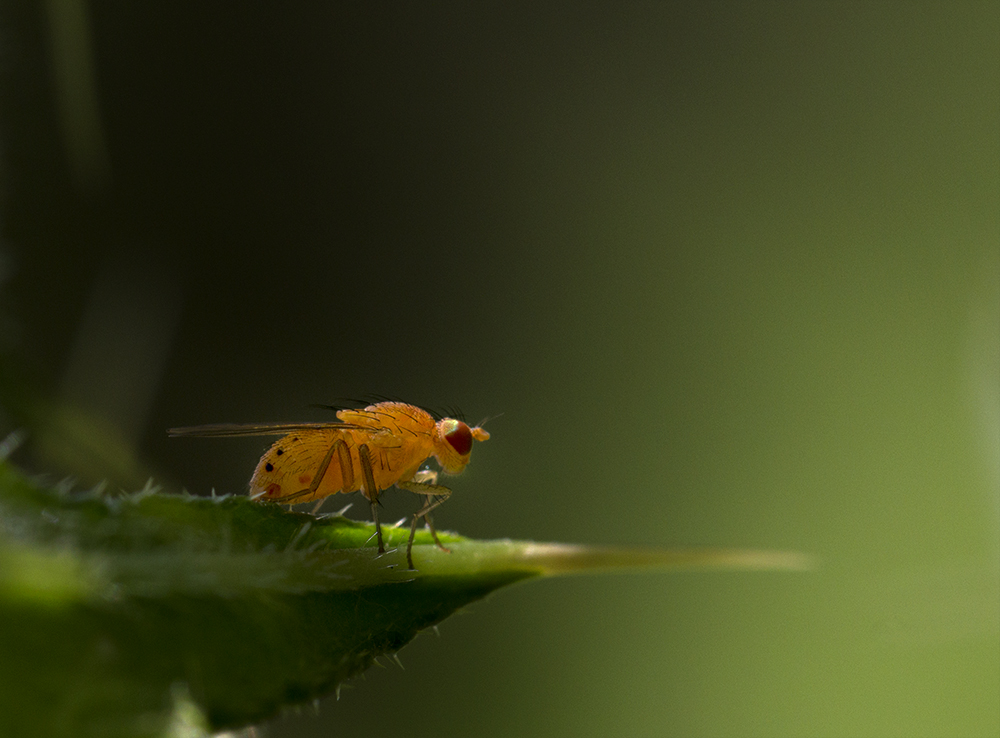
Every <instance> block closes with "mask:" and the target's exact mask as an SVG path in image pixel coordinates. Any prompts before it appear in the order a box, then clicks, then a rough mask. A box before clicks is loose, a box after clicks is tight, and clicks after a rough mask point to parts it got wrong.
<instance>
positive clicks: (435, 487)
mask: <svg viewBox="0 0 1000 738" xmlns="http://www.w3.org/2000/svg"><path fill="white" fill-rule="evenodd" d="M396 486H398V487H402V488H403V489H406V490H409V491H410V492H413V493H415V494H418V495H424V496H425V497H426V498H427V499H426V501H425V502H424V506H423V507H422V508H420V510H418V511H417V513H416V514H415V515H414V516H413V522H412V523H411V524H410V540H409V543H407V546H406V563H407V564H409V566H410V568H411V569H413V568H414V566H413V537H414V536H415V535H416V534H417V521H418V520H420V518H424V519H425V520H426V521H427V525H428V527H429V528H430V529H431V535H432V536H433V537H434V543H436V544H437V546H438V548H440V549H441V550H442V551H448V549H447V548H445V547H444V546H443V545H442V544H441V541H440V540H439V539H438V535H437V531H436V530H434V523H433V522H432V521H431V518H430V515H429V513H430V512H431V511H432V510H434V509H436V508H437V507H439V506H440V505H441V504H442V503H443V502H444V501H445V500H447V499H448V498H449V497H451V490H450V489H448V488H447V487H442V486H441V485H439V484H427V483H425V482H396ZM432 498H437V499H432Z"/></svg>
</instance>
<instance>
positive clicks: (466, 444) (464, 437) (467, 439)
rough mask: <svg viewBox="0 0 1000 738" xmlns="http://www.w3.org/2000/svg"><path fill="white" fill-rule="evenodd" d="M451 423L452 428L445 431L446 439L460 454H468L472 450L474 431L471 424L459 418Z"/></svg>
mask: <svg viewBox="0 0 1000 738" xmlns="http://www.w3.org/2000/svg"><path fill="white" fill-rule="evenodd" d="M452 423H454V425H452ZM449 425H451V429H450V430H448V431H446V432H445V434H444V439H445V440H446V441H447V442H448V445H449V446H451V447H452V448H453V449H455V453H457V454H458V455H459V456H468V455H469V452H470V451H471V450H472V431H470V430H469V426H467V425H466V424H465V423H463V422H461V421H459V420H453V421H452V422H451V423H449Z"/></svg>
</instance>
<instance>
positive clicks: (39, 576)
mask: <svg viewBox="0 0 1000 738" xmlns="http://www.w3.org/2000/svg"><path fill="white" fill-rule="evenodd" d="M373 533H374V531H373V527H372V525H370V524H364V523H358V522H352V521H350V520H347V519H346V518H344V517H341V516H337V515H334V516H328V517H323V518H316V517H313V516H311V515H306V514H302V513H298V512H290V511H288V510H286V509H283V508H280V507H278V506H275V505H265V504H259V503H256V502H253V501H251V500H249V499H247V498H246V497H235V496H227V497H216V498H211V499H209V498H197V497H191V496H187V495H166V494H160V493H157V492H154V491H152V490H145V491H143V492H140V493H136V494H131V495H126V496H121V497H110V496H103V495H101V494H98V493H97V492H88V493H68V492H65V491H63V492H60V491H58V490H53V489H47V488H45V487H43V486H41V485H39V484H37V483H34V482H32V481H30V480H28V479H26V478H25V477H23V476H22V475H21V474H20V473H19V472H17V471H16V470H15V469H13V468H12V467H10V466H9V465H5V464H0V663H2V664H3V668H2V669H0V735H32V736H78V737H79V736H91V735H93V736H106V737H113V736H163V735H174V734H177V735H179V734H185V735H192V734H194V735H198V734H203V733H204V731H206V730H218V729H222V728H227V727H235V726H241V725H247V724H251V723H253V722H257V721H260V720H263V719H266V718H268V717H271V716H273V715H275V714H276V713H278V712H279V711H280V710H281V709H283V708H284V707H286V706H289V705H294V704H297V703H303V702H308V701H311V700H315V699H317V698H319V697H321V696H323V695H326V694H329V693H330V692H332V691H334V690H335V689H337V687H338V685H339V684H340V683H341V682H343V681H344V680H345V679H349V678H350V677H352V676H354V675H357V674H358V673H360V672H361V671H363V670H364V669H366V668H368V666H370V665H371V664H372V662H373V660H374V659H375V658H376V657H378V656H382V655H390V656H391V655H392V654H394V653H395V652H396V651H398V650H399V649H400V648H402V647H403V646H404V645H405V644H406V643H408V642H409V641H410V640H411V639H412V638H413V637H414V636H415V635H416V634H417V633H418V632H419V631H420V630H422V629H424V628H427V627H430V626H432V625H434V624H435V623H438V622H440V621H441V620H443V619H444V618H446V617H447V616H448V615H450V614H451V613H453V612H455V611H456V610H457V609H459V608H461V607H463V606H464V605H466V604H468V603H470V602H472V601H474V600H477V599H480V598H482V597H484V596H486V595H487V594H489V593H490V592H492V591H493V590H495V589H497V588H498V587H502V586H504V585H507V584H512V583H514V582H517V581H520V580H523V579H527V578H531V577H537V576H542V575H548V574H564V573H574V572H586V571H596V570H602V569H622V568H631V569H634V568H665V567H691V566H703V567H704V566H708V567H713V566H714V567H726V568H734V567H737V568H803V567H805V566H807V564H808V562H807V561H806V560H805V559H804V558H803V557H801V556H798V555H795V554H782V553H774V552H771V553H768V552H752V551H718V550H715V551H713V550H705V551H666V550H655V549H608V548H604V549H601V548H589V547H580V546H566V545H558V544H535V543H530V542H517V541H488V542H479V541H470V540H467V539H465V538H462V537H459V536H455V535H450V534H442V535H441V538H442V541H443V543H444V544H445V545H446V546H448V547H449V548H450V549H451V553H447V552H445V551H442V550H440V549H438V548H436V547H435V546H434V545H433V542H432V540H431V538H430V534H429V533H428V532H425V531H419V532H418V534H417V539H416V545H415V546H414V550H413V557H414V561H415V565H416V567H417V568H418V571H413V570H408V569H407V567H406V552H405V548H406V538H407V536H408V534H409V530H408V529H395V528H393V529H385V534H386V545H387V547H389V550H388V551H387V552H386V553H385V554H383V555H379V554H378V553H377V551H376V549H375V548H374V542H373V540H372V537H373Z"/></svg>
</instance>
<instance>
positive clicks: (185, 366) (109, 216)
mask: <svg viewBox="0 0 1000 738" xmlns="http://www.w3.org/2000/svg"><path fill="white" fill-rule="evenodd" d="M998 38H1000V10H998V6H997V5H996V4H995V3H991V2H983V3H968V2H952V3H919V2H914V3H853V4H850V3H775V4H772V3H754V4H743V5H739V4H735V3H705V2H698V3H687V4H682V3H624V4H617V3H615V4H613V3H525V2H503V3H498V2H489V3H487V2H481V3H455V2H449V3H435V4H427V3H424V4H417V3H395V2H365V3H350V4H344V3H329V2H322V3H321V2H300V3H291V4H289V3H270V4H258V5H251V6H241V5H234V4H231V3H212V2H177V1H175V2H171V3H149V2H147V3H119V2H106V1H105V2H91V3H86V2H85V1H84V0H47V1H46V2H18V1H17V0H7V2H5V3H4V4H3V6H2V11H0V94H2V98H0V147H2V148H0V166H2V172H0V187H2V205H0V219H2V220H0V226H2V239H3V241H2V244H0V257H2V261H0V266H2V277H3V282H2V292H0V300H2V305H0V308H2V313H0V352H2V355H3V363H2V366H0V369H2V375H3V376H0V380H2V381H0V391H2V392H3V397H2V400H3V406H4V412H3V415H2V416H0V425H2V429H3V430H4V431H5V432H6V431H9V430H12V429H14V428H26V429H27V430H28V440H27V442H26V443H25V445H24V446H23V448H22V449H20V450H19V451H18V454H17V456H16V457H15V458H16V460H17V461H18V462H19V463H21V464H23V465H24V466H27V467H28V468H31V469H33V470H36V471H42V472H45V473H47V474H48V475H50V477H51V478H52V479H54V480H57V479H59V478H61V477H63V476H70V477H72V478H74V479H76V480H77V481H78V483H79V484H93V483H95V482H97V481H98V480H101V479H106V480H108V483H109V484H110V485H112V486H117V487H121V488H124V489H132V488H136V487H139V486H142V485H143V484H144V483H145V481H146V479H147V478H149V476H151V475H152V476H153V477H154V478H155V479H156V480H157V481H158V482H160V483H162V484H163V485H164V486H165V487H166V488H167V489H168V490H171V491H173V490H178V489H180V488H182V487H186V488H187V489H189V490H191V491H192V492H196V493H200V494H207V493H208V492H209V491H210V490H211V489H213V488H215V489H216V490H218V491H219V492H242V491H243V490H245V488H246V482H247V479H248V477H249V475H250V472H251V471H252V469H253V466H254V464H255V463H256V460H257V456H258V454H259V452H260V451H261V450H262V448H263V447H264V446H265V445H266V443H267V439H236V440H211V439H207V440H200V439H168V438H167V437H166V435H165V432H164V431H165V429H166V428H167V427H169V426H174V425H190V424H198V423H208V422H246V421H279V420H297V419H303V420H322V419H325V418H329V417H331V416H330V415H329V413H326V412H324V411H322V410H318V409H315V408H312V407H310V405H311V404H312V403H329V404H336V403H337V402H338V401H339V400H341V399H342V398H355V397H364V396H366V395H369V394H380V395H390V396H395V397H398V398H400V399H403V400H405V401H408V402H413V403H415V404H420V405H426V406H431V407H436V408H449V407H455V406H457V407H460V408H461V409H462V410H463V411H464V412H465V414H466V416H467V418H468V420H470V421H472V422H476V421H479V420H480V419H481V418H483V417H485V416H494V415H498V414H500V413H502V415H501V416H500V417H498V418H495V419H493V420H491V421H490V423H489V425H488V428H489V430H490V431H491V433H492V434H493V437H492V439H491V440H490V441H489V443H487V444H485V445H482V446H478V447H477V449H476V452H475V454H474V457H473V460H472V464H471V465H470V467H469V469H468V470H467V472H466V473H465V475H463V476H462V477H461V478H459V479H456V480H453V483H452V484H451V486H452V488H453V489H454V490H455V495H454V496H453V497H452V499H451V500H449V502H448V504H447V505H446V506H445V508H444V509H442V510H441V512H440V513H439V515H438V522H439V525H441V526H442V527H445V528H450V529H453V530H457V531H460V532H462V533H464V534H467V535H471V536H475V537H483V538H491V537H513V538H533V539H539V540H562V541H579V542H588V543H649V544H659V545H674V544H677V545H689V544H705V545H722V546H747V547H758V548H780V549H795V550H802V551H807V552H810V553H814V554H816V555H818V556H819V557H820V558H821V560H822V567H821V569H820V570H818V571H816V572H814V573H810V574H798V575H790V574H697V575H695V574H685V575H679V576H675V577H668V576H650V575H644V576H635V577H618V578H614V579H612V578H601V577H591V578H586V579H578V580H566V581H553V582H545V583H534V584H532V585H529V586H524V587H520V588H515V589H514V590H511V591H507V592H503V593H501V594H499V595H497V596H495V597H494V598H492V599H491V600H490V601H489V602H488V603H484V604H480V605H477V606H476V607H475V608H473V613H472V615H471V616H469V617H456V618H452V619H451V620H449V621H447V622H446V623H444V624H443V626H442V627H441V636H442V637H441V638H435V637H433V636H430V637H422V638H418V639H417V640H416V641H415V642H414V644H412V645H411V646H409V647H408V648H407V649H406V650H404V651H403V653H402V654H401V658H402V660H403V663H404V664H405V666H406V671H400V670H399V669H398V668H397V667H395V665H392V666H390V667H389V668H388V669H386V670H378V669H375V670H373V671H372V672H371V673H369V675H368V676H367V679H365V680H359V681H357V682H356V683H355V685H354V687H355V688H354V689H351V690H345V692H344V693H343V695H342V697H341V699H340V701H339V702H336V701H333V700H332V699H331V700H327V701H325V702H324V703H323V704H322V705H321V707H320V709H319V714H318V716H314V715H312V714H308V715H300V716H288V717H286V718H283V719H280V720H278V721H276V722H275V723H274V724H273V725H272V726H271V727H270V734H271V735H274V736H311V735H317V736H318V735H329V734H333V733H336V734H337V735H358V736H361V735H365V736H370V735H373V734H378V733H384V732H386V731H387V730H391V729H396V730H400V729H401V730H405V731H406V732H407V734H409V735H413V736H422V735H432V734H433V735H439V734H444V735H481V736H508V735H519V736H523V735H540V734H543V733H544V734H546V735H557V736H558V735H565V736H569V735H572V736H603V735H610V734H619V735H678V736H695V735H713V736H715V735H717V736H735V735H762V736H771V735H775V736H776V735H787V736H803V735H817V736H819V735H829V736H842V735H866V736H898V735H910V736H938V735H940V736H946V735H964V736H973V735H984V736H985V735H995V734H996V733H997V731H998V730H1000V699H998V695H1000V45H998V43H997V39H998ZM385 500H386V504H387V506H388V507H389V511H390V512H389V513H388V515H390V516H397V517H402V516H403V515H406V514H408V513H410V512H412V511H413V509H415V507H416V505H417V501H416V500H414V499H412V496H408V495H405V494H404V493H402V492H398V493H396V494H394V495H393V494H390V495H386V496H385ZM342 502H343V501H340V500H338V501H334V502H333V503H330V507H331V508H333V507H334V506H337V507H339V506H340V504H341V503H342ZM363 508H364V506H363V505H357V504H356V505H355V509H354V511H353V514H354V515H356V516H359V517H364V516H365V515H366V511H365V510H364V509H363Z"/></svg>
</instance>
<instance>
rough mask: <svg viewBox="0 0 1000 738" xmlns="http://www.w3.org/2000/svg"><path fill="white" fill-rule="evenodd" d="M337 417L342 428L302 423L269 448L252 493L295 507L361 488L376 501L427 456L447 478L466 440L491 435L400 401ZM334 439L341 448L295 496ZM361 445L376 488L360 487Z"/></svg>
mask: <svg viewBox="0 0 1000 738" xmlns="http://www.w3.org/2000/svg"><path fill="white" fill-rule="evenodd" d="M337 417H338V418H339V419H340V420H341V421H342V422H343V424H342V425H341V424H338V423H329V424H317V426H316V427H309V426H302V428H301V430H296V431H294V432H292V433H289V434H288V435H286V436H284V437H283V438H281V439H279V440H278V441H277V442H276V443H275V444H274V445H273V446H271V448H269V449H268V450H267V451H266V452H265V453H264V455H263V456H262V457H261V460H260V463H258V464H257V469H256V470H255V471H254V473H253V477H252V478H251V479H250V495H251V496H252V497H260V498H261V499H265V500H280V499H281V498H284V497H288V496H290V495H296V496H295V498H294V501H295V503H296V504H298V503H300V502H309V501H311V500H318V499H321V498H323V497H327V496H329V495H334V494H337V493H338V492H356V491H357V490H361V491H362V492H363V493H364V495H365V497H367V498H368V499H369V500H372V501H374V500H375V499H376V498H377V497H378V494H379V493H380V492H381V491H382V490H385V489H388V488H389V487H392V486H393V485H394V484H396V483H397V482H408V481H410V480H412V479H413V477H414V475H416V473H417V471H418V470H419V469H420V465H421V464H423V463H424V462H425V461H426V460H427V459H428V458H430V457H431V456H433V457H435V458H436V459H437V461H438V463H439V464H440V465H441V468H442V469H443V470H444V471H445V473H447V474H458V473H460V472H461V471H462V470H463V469H465V466H466V464H468V463H469V455H470V454H471V451H472V441H473V440H476V441H485V440H486V439H488V438H489V437H490V434H489V433H487V432H486V431H484V430H483V429H482V428H469V426H467V425H466V424H465V423H463V422H462V421H460V420H454V419H452V418H444V419H442V420H440V421H437V422H435V421H434V418H433V417H431V415H430V413H428V412H427V411H426V410H422V409H420V408H419V407H416V406H415V405H407V404H405V403H402V402H380V403H378V404H376V405H369V406H368V407H366V408H365V409H363V410H340V411H338V412H337ZM337 441H343V443H344V445H345V446H346V450H345V451H344V452H340V453H334V454H333V455H332V457H331V459H330V463H329V466H327V468H326V471H325V472H324V473H323V477H322V479H320V481H319V485H318V486H317V487H316V488H315V490H314V491H311V492H308V493H306V494H298V493H301V492H306V491H307V490H309V488H310V486H311V485H312V483H313V480H314V479H315V476H316V474H317V473H318V472H319V471H320V468H321V466H322V463H323V460H324V457H326V455H327V454H328V453H329V452H330V449H331V448H332V447H333V445H334V443H336V442H337ZM362 446H365V447H366V448H367V449H368V453H369V458H370V460H371V472H372V476H373V477H374V482H375V489H374V490H369V489H366V485H365V483H364V482H365V473H364V471H365V470H364V469H363V466H362V461H361V447H362Z"/></svg>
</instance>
